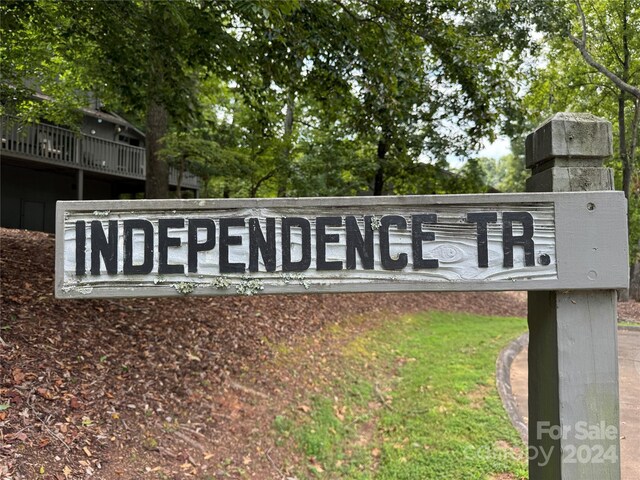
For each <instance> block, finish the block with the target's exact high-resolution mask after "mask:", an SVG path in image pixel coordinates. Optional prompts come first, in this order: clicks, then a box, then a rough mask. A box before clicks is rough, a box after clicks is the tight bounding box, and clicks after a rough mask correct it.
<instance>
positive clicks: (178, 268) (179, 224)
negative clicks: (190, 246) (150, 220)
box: [158, 218, 184, 275]
mask: <svg viewBox="0 0 640 480" xmlns="http://www.w3.org/2000/svg"><path fill="white" fill-rule="evenodd" d="M183 227H184V218H161V219H160V220H158V251H159V255H158V273H159V274H160V275H162V274H165V273H184V265H175V264H171V263H169V258H168V257H169V247H179V246H180V245H182V241H181V240H180V238H179V237H170V236H169V235H168V230H169V229H170V228H183Z"/></svg>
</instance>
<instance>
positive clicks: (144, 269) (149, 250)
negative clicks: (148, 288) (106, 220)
mask: <svg viewBox="0 0 640 480" xmlns="http://www.w3.org/2000/svg"><path fill="white" fill-rule="evenodd" d="M122 230H123V237H124V263H123V265H122V273H124V274H125V275H145V274H147V273H151V270H153V225H152V224H151V222H150V221H148V220H125V221H123V222H122ZM133 230H142V234H143V235H144V259H143V261H142V264H140V265H134V264H133Z"/></svg>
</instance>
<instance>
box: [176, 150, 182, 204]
mask: <svg viewBox="0 0 640 480" xmlns="http://www.w3.org/2000/svg"><path fill="white" fill-rule="evenodd" d="M183 177H184V155H180V169H179V170H178V181H177V182H176V197H178V198H182V178H183Z"/></svg>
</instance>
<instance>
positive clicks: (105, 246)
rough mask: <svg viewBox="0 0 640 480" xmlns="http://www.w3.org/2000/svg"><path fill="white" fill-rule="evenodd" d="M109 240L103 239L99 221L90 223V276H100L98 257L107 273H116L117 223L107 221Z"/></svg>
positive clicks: (103, 235)
mask: <svg viewBox="0 0 640 480" xmlns="http://www.w3.org/2000/svg"><path fill="white" fill-rule="evenodd" d="M108 237H109V239H108V240H107V237H105V234H104V230H103V229H102V222H101V221H100V220H92V221H91V275H100V257H101V256H102V260H103V261H104V266H105V268H106V269H107V273H108V274H110V275H115V274H116V273H118V222H117V221H116V220H109V233H108Z"/></svg>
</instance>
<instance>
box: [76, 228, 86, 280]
mask: <svg viewBox="0 0 640 480" xmlns="http://www.w3.org/2000/svg"><path fill="white" fill-rule="evenodd" d="M86 228H87V226H86V223H85V221H84V220H78V221H77V222H76V275H84V274H85V273H86V270H87V267H86V265H85V255H86V253H87V252H86V248H87V247H86V245H87V230H86Z"/></svg>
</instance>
